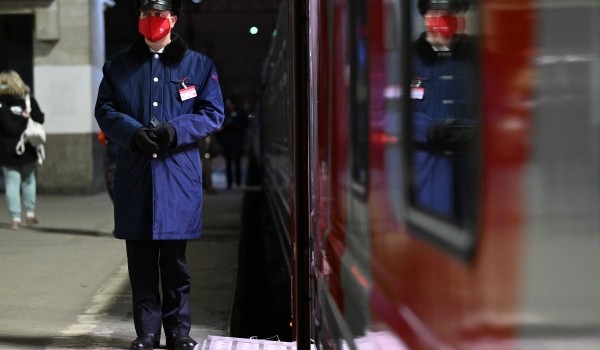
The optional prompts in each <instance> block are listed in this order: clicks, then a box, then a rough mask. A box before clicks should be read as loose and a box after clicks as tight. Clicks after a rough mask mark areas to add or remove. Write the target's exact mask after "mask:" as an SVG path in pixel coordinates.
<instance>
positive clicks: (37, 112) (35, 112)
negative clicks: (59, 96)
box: [30, 96, 45, 124]
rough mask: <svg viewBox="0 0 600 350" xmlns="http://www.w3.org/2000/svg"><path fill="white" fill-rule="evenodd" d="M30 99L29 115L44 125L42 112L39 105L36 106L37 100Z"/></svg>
mask: <svg viewBox="0 0 600 350" xmlns="http://www.w3.org/2000/svg"><path fill="white" fill-rule="evenodd" d="M30 99H31V113H30V116H31V118H32V119H33V120H35V121H36V122H38V123H40V124H44V122H45V118H44V117H45V114H44V112H42V110H41V109H40V105H39V104H38V102H37V100H36V99H35V98H34V97H33V96H31V97H30Z"/></svg>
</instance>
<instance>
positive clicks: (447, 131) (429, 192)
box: [411, 33, 478, 219]
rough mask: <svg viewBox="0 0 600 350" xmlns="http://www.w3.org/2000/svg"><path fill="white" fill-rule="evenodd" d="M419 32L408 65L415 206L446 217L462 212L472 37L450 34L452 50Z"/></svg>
mask: <svg viewBox="0 0 600 350" xmlns="http://www.w3.org/2000/svg"><path fill="white" fill-rule="evenodd" d="M425 37H426V36H425V33H423V34H422V35H421V36H420V37H419V38H418V39H417V41H416V42H415V46H414V48H415V55H414V60H413V71H412V74H413V76H412V86H411V98H412V108H413V109H412V111H413V123H412V131H413V141H414V142H415V145H416V149H417V150H416V151H415V153H414V156H413V167H414V168H413V169H414V181H413V184H414V190H415V198H416V201H417V203H418V205H419V206H421V207H423V208H426V209H429V210H431V211H433V212H434V213H436V214H438V215H441V216H444V217H446V218H449V219H457V218H460V217H461V216H462V215H463V214H464V210H465V208H464V205H465V198H464V192H465V191H464V183H462V182H464V181H465V179H464V172H465V171H466V170H465V152H464V147H465V145H466V144H467V142H469V141H470V139H472V135H473V132H474V127H475V121H476V113H477V103H476V98H475V97H476V94H477V92H476V90H477V88H478V80H477V77H476V76H475V72H476V52H475V50H474V46H473V42H472V40H470V39H469V38H467V37H466V36H464V35H459V36H456V37H455V38H454V41H453V44H452V51H440V52H436V51H434V50H433V48H432V47H431V45H430V44H429V43H428V42H427V41H426V40H425Z"/></svg>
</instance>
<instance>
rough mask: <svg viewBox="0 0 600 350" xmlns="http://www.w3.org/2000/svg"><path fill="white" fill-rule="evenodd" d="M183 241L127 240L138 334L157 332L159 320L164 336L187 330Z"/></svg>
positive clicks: (187, 280) (187, 292)
mask: <svg viewBox="0 0 600 350" xmlns="http://www.w3.org/2000/svg"><path fill="white" fill-rule="evenodd" d="M186 243H187V241H185V240H173V241H136V240H127V241H126V246H127V265H128V268H129V282H130V283H131V291H132V301H133V322H134V325H135V332H136V333H137V335H138V336H140V335H142V334H148V333H152V334H156V335H160V334H161V323H162V326H163V328H164V330H165V334H166V335H167V336H171V335H173V334H188V333H189V332H190V328H191V319H190V304H189V298H190V287H191V276H190V273H189V269H188V266H187V261H186V258H185V249H186ZM159 285H160V289H159ZM161 290H162V301H161Z"/></svg>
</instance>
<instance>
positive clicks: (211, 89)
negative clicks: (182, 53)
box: [169, 57, 225, 146]
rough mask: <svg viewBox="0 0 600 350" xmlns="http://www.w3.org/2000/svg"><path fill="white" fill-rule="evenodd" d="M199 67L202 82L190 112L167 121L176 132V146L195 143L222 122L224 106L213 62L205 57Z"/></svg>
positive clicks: (218, 126)
mask: <svg viewBox="0 0 600 350" xmlns="http://www.w3.org/2000/svg"><path fill="white" fill-rule="evenodd" d="M204 59H205V60H206V61H205V62H204V64H203V66H202V67H201V68H200V69H201V73H202V74H203V77H202V84H201V85H200V86H199V88H198V90H199V91H198V93H197V96H196V99H195V101H194V108H193V111H192V113H189V114H182V115H180V116H177V117H176V118H173V119H171V120H170V121H169V122H170V123H171V124H172V125H173V126H174V127H175V130H176V132H177V146H182V145H189V144H196V143H198V141H199V140H201V139H203V138H204V137H206V136H207V135H209V134H211V133H213V132H215V131H216V130H218V129H219V128H220V127H221V124H222V123H223V119H224V118H225V115H224V108H223V97H222V95H221V87H220V85H219V78H218V74H217V70H216V68H215V65H214V63H213V62H212V61H211V60H209V59H207V58H205V57H204Z"/></svg>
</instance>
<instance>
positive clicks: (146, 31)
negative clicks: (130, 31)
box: [138, 16, 171, 41]
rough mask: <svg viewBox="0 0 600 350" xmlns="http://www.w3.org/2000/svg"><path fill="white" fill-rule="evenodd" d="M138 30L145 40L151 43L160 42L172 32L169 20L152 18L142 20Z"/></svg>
mask: <svg viewBox="0 0 600 350" xmlns="http://www.w3.org/2000/svg"><path fill="white" fill-rule="evenodd" d="M138 30H139V31H140V33H141V34H142V35H143V36H144V38H146V39H148V40H150V41H159V40H160V39H162V38H164V37H165V36H167V34H169V32H170V31H171V21H170V19H169V18H162V17H156V16H150V17H145V18H142V19H140V21H139V23H138Z"/></svg>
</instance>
